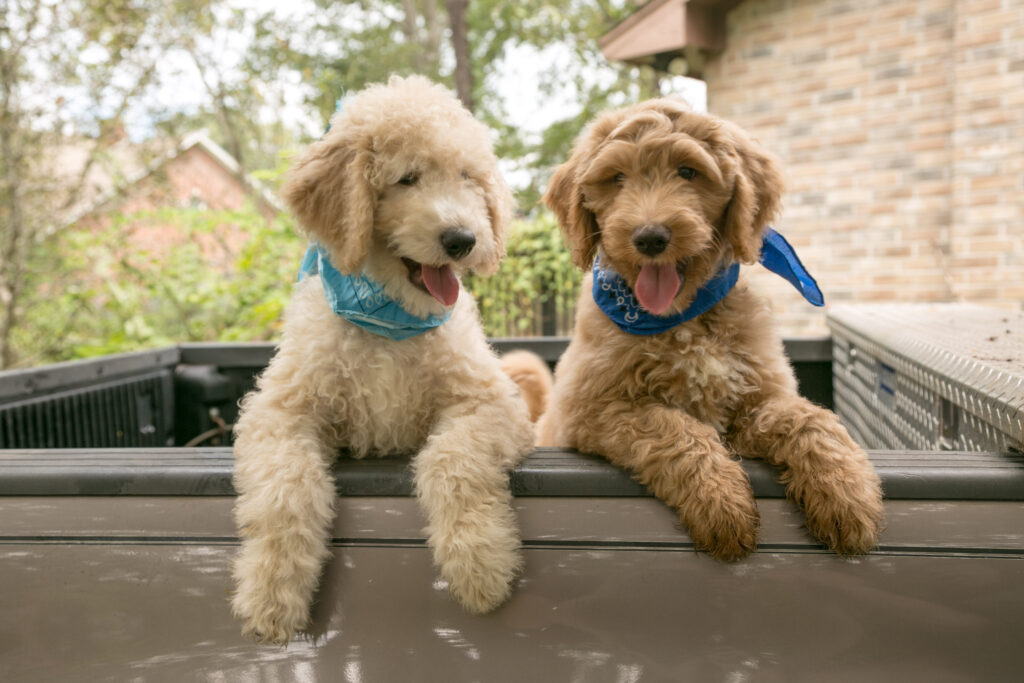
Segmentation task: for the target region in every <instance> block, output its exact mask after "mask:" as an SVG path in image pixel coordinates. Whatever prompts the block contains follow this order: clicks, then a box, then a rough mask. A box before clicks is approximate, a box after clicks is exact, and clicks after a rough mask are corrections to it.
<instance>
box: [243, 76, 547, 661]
mask: <svg viewBox="0 0 1024 683" xmlns="http://www.w3.org/2000/svg"><path fill="white" fill-rule="evenodd" d="M283 195H284V198H285V199H286V201H287V202H288V204H289V205H290V206H291V207H292V209H293V210H294V212H295V215H296V216H297V217H298V220H299V222H300V223H301V225H302V226H303V227H304V228H305V230H306V231H307V232H308V233H309V235H310V237H311V238H312V239H313V240H315V242H314V243H313V245H312V246H311V248H310V251H309V252H308V253H307V257H306V260H305V263H304V265H303V271H304V273H305V274H306V276H305V277H304V278H303V279H302V280H301V282H300V283H299V285H298V287H297V290H296V292H295V295H294V297H293V300H292V302H291V304H290V305H289V307H288V311H287V313H286V316H285V324H284V334H283V339H282V341H281V345H280V348H279V349H278V351H277V354H276V355H275V357H274V358H273V360H272V361H271V363H270V365H269V366H268V367H267V369H266V371H265V372H264V373H263V374H262V376H261V377H260V378H259V380H258V383H257V389H256V390H255V391H254V392H252V393H251V394H249V395H248V396H247V397H246V398H245V399H244V401H243V404H242V411H241V416H240V417H239V420H238V423H237V426H236V437H237V438H236V441H235V458H236V463H235V479H234V481H235V486H236V488H237V490H238V492H239V497H238V501H237V505H236V508H235V516H236V521H237V523H238V527H239V533H240V535H241V538H242V547H241V551H240V552H239V554H238V557H237V559H236V560H235V564H234V578H235V581H236V590H235V592H234V596H233V602H232V607H233V610H234V612H235V614H236V615H237V616H238V617H239V618H240V619H241V620H242V622H243V631H244V633H246V634H247V635H249V636H251V637H254V638H256V639H258V640H263V641H269V642H278V643H281V642H286V641H287V640H288V639H289V638H291V637H292V636H293V635H294V634H295V633H296V632H297V631H299V630H300V629H302V628H304V627H305V626H306V625H307V623H308V619H309V610H310V603H311V601H312V598H313V593H314V591H315V589H316V587H317V583H318V580H319V575H320V572H321V568H322V565H323V563H324V560H325V558H326V557H327V555H328V554H329V550H328V544H329V540H330V533H331V527H332V522H333V518H334V501H335V483H334V479H333V477H332V476H331V464H332V462H333V461H334V459H335V458H336V457H337V455H338V452H339V449H344V452H345V454H347V455H349V456H352V457H356V458H361V457H364V456H367V455H389V454H402V453H414V452H417V451H418V455H416V457H415V459H414V461H413V476H414V482H415V489H416V495H417V496H418V498H419V500H420V503H421V505H422V508H423V510H424V512H425V515H426V517H427V520H428V527H427V533H428V537H429V538H428V543H429V545H430V547H431V548H432V550H433V555H434V560H435V562H436V563H437V565H438V567H439V568H440V572H441V575H442V577H443V578H444V579H445V580H447V582H448V584H449V588H450V591H451V593H452V594H453V595H454V597H455V598H456V599H457V600H458V601H459V602H460V603H461V604H462V605H463V606H464V607H465V608H466V609H468V610H470V611H472V612H486V611H488V610H491V609H493V608H494V607H496V606H497V605H499V604H500V603H501V602H502V601H504V600H505V598H506V597H507V596H508V594H509V592H510V590H511V582H512V580H513V578H514V576H515V574H516V573H517V571H518V570H519V568H520V564H521V560H520V553H519V535H518V531H517V527H516V523H515V518H514V514H513V511H512V507H511V494H510V491H509V487H508V471H509V469H510V468H511V467H512V466H513V465H514V464H515V463H516V462H517V461H518V460H519V459H521V458H522V457H523V456H524V455H525V454H526V453H527V452H529V450H530V448H531V446H532V438H533V434H532V427H531V424H530V422H529V418H528V415H527V409H526V406H525V404H524V402H523V400H522V398H521V397H519V396H518V394H517V390H516V387H515V385H514V384H513V383H512V382H511V380H509V378H508V377H507V376H506V375H505V374H503V373H502V371H501V369H500V366H499V363H498V360H497V358H496V357H495V355H494V354H493V353H492V351H491V350H490V348H489V347H488V345H487V342H486V340H485V338H484V334H483V332H482V330H481V327H480V324H479V319H478V315H477V312H476V306H475V303H474V302H473V299H472V297H471V296H470V295H469V294H468V293H467V292H465V291H464V290H462V289H461V288H460V286H459V280H458V277H457V275H458V274H459V273H462V272H465V271H466V270H469V269H473V270H475V271H477V272H483V273H492V272H494V270H495V269H496V268H497V265H498V262H499V260H500V258H501V256H502V254H503V234H504V231H505V229H506V227H507V224H508V221H509V217H510V212H511V197H510V195H509V192H508V189H507V188H506V186H505V184H504V182H503V180H502V179H501V177H500V175H499V173H498V170H497V165H496V160H495V157H494V154H493V152H492V149H491V144H490V141H489V139H488V133H487V130H486V129H485V128H484V127H483V126H482V125H481V124H480V123H478V122H477V121H476V120H474V119H473V117H472V116H471V115H470V114H469V113H468V112H467V111H466V110H465V109H463V108H462V107H461V106H460V105H459V103H458V102H457V100H456V99H455V98H454V97H453V96H452V95H451V94H449V93H448V92H447V91H446V90H445V89H443V88H442V87H440V86H438V85H434V84H432V83H430V82H429V81H427V80H426V79H423V78H419V77H412V78H408V79H400V78H393V79H392V80H391V81H390V82H389V83H388V84H387V85H386V86H372V87H370V88H367V89H366V90H364V91H362V92H361V93H359V94H357V95H355V96H354V97H352V98H350V99H348V100H347V101H345V102H344V108H343V110H342V111H340V112H339V113H338V114H336V115H335V116H334V118H333V120H332V121H331V127H330V129H329V130H328V132H327V133H326V134H325V135H324V137H323V138H322V139H321V140H320V141H319V142H316V143H315V144H313V145H312V146H311V147H310V148H309V149H308V151H306V153H305V154H304V155H303V156H302V157H301V158H300V159H299V161H298V162H297V164H296V165H295V167H294V168H293V169H292V171H291V174H290V176H289V178H288V180H287V184H286V185H285V187H284V190H283Z"/></svg>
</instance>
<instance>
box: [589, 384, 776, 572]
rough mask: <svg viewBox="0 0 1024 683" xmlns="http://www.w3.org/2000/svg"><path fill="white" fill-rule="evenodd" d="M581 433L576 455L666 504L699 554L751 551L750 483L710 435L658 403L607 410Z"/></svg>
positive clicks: (754, 517)
mask: <svg viewBox="0 0 1024 683" xmlns="http://www.w3.org/2000/svg"><path fill="white" fill-rule="evenodd" d="M579 431H580V432H586V434H585V435H582V434H581V435H580V437H579V438H578V440H577V441H578V443H577V446H578V448H579V449H580V450H582V451H586V452H590V453H598V454H601V455H603V456H605V457H606V458H608V459H609V460H610V461H611V462H613V463H615V464H616V465H618V466H620V467H624V468H626V469H628V470H629V471H630V472H632V473H633V475H634V477H635V478H636V479H637V480H638V481H640V482H641V483H642V484H644V485H645V486H647V487H648V488H649V489H650V490H651V492H652V493H654V495H655V496H657V497H658V498H660V499H661V500H662V501H664V502H665V503H667V504H668V505H670V506H672V507H673V508H674V509H675V510H676V512H677V513H678V514H679V519H680V521H682V523H683V525H684V526H686V528H687V529H688V530H689V533H690V537H691V538H693V541H694V544H695V545H696V547H697V548H698V549H701V550H706V551H707V552H709V553H710V554H711V555H712V556H713V557H715V558H716V559H718V560H723V561H726V562H730V561H734V560H738V559H741V558H743V557H746V556H747V555H749V554H750V553H751V552H753V551H754V550H755V549H756V548H757V531H758V526H759V524H760V517H759V515H758V513H757V507H756V506H755V504H754V493H753V490H752V489H751V487H750V480H749V478H748V477H747V474H746V472H744V471H743V468H742V467H741V466H740V464H739V462H738V461H737V460H736V459H735V458H733V457H732V456H731V455H730V454H729V452H728V451H727V450H726V448H725V446H723V445H722V442H721V440H720V439H719V438H718V434H717V433H716V432H715V430H714V429H713V428H712V427H710V426H708V425H706V424H703V423H701V422H700V421H698V420H696V419H694V418H693V417H690V416H689V415H686V414H685V413H683V412H681V411H678V410H673V409H671V408H668V407H665V406H661V405H646V404H645V405H639V406H630V407H629V408H627V409H623V410H615V411H605V413H603V414H602V415H600V417H599V419H597V420H592V421H591V422H590V424H588V425H587V429H585V430H579Z"/></svg>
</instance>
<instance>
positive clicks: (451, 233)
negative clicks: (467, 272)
mask: <svg viewBox="0 0 1024 683" xmlns="http://www.w3.org/2000/svg"><path fill="white" fill-rule="evenodd" d="M440 239H441V246H442V247H443V248H444V251H445V253H446V254H448V255H449V256H451V257H452V258H453V259H455V260H458V259H460V258H462V257H463V256H465V255H466V254H468V253H469V252H471V251H473V245H475V244H476V236H474V235H473V231H472V230H469V229H467V228H448V229H447V230H445V231H444V232H442V233H441V238H440Z"/></svg>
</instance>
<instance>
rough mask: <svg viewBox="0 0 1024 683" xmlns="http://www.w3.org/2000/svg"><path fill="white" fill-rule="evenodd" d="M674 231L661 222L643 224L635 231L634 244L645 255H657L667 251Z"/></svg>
mask: <svg viewBox="0 0 1024 683" xmlns="http://www.w3.org/2000/svg"><path fill="white" fill-rule="evenodd" d="M671 239H672V233H671V232H669V230H668V228H666V227H665V226H664V225H661V224H659V223H655V224H651V225H641V226H640V227H639V228H637V229H636V230H634V231H633V246H634V247H636V249H637V251H639V252H640V253H641V254H643V255H644V256H657V255H658V254H660V253H661V252H663V251H665V249H666V248H667V247H668V243H669V241H670V240H671Z"/></svg>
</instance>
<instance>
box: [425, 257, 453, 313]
mask: <svg viewBox="0 0 1024 683" xmlns="http://www.w3.org/2000/svg"><path fill="white" fill-rule="evenodd" d="M421 272H422V274H423V284H424V285H426V287H427V291H428V292H430V296H432V297H434V298H435V299H437V300H438V301H440V302H441V303H442V304H444V305H445V306H451V305H452V304H453V303H455V300H456V299H458V298H459V281H458V279H456V277H455V273H453V272H452V269H451V266H449V265H448V264H445V265H443V266H441V267H440V268H434V267H433V266H428V265H427V264H426V263H424V264H423V269H422V271H421Z"/></svg>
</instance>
